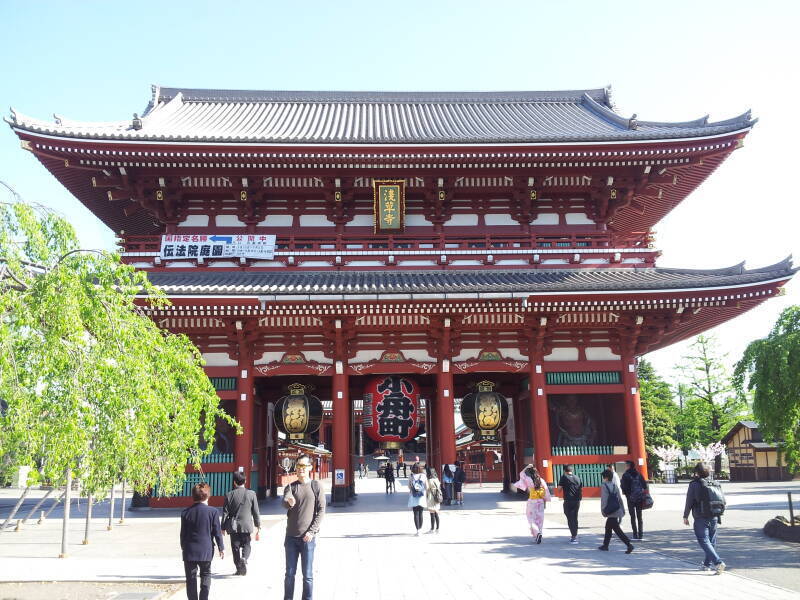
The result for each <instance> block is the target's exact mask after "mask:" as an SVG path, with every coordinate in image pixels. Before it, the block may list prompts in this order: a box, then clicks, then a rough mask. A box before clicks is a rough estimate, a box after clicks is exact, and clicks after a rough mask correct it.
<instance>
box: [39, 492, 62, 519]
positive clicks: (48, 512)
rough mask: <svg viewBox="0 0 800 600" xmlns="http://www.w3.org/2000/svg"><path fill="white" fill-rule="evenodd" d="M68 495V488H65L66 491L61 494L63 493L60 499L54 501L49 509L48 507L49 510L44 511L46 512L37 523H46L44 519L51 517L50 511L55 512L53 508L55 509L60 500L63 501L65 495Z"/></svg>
mask: <svg viewBox="0 0 800 600" xmlns="http://www.w3.org/2000/svg"><path fill="white" fill-rule="evenodd" d="M66 495H67V490H66V489H65V490H64V492H63V493H62V494H61V495H60V496H59V497H58V500H56V501H54V502H53V504H52V506H51V507H50V508H48V509H47V512H46V513H44V514H43V515H42V516H41V517H40V518H39V520H38V521H37V524H38V525H41V524H42V523H44V520H45V519H46V518H47V517H49V516H50V513H51V512H53V509H54V508H55V507H56V506H58V503H59V502H61V501H62V500H63V499H64V496H66Z"/></svg>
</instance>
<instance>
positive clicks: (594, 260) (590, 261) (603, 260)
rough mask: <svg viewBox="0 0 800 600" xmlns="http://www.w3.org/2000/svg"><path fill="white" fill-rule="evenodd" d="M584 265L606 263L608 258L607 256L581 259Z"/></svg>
mask: <svg viewBox="0 0 800 600" xmlns="http://www.w3.org/2000/svg"><path fill="white" fill-rule="evenodd" d="M581 262H582V263H583V264H585V265H607V264H608V259H607V258H587V259H585V260H583V261H581Z"/></svg>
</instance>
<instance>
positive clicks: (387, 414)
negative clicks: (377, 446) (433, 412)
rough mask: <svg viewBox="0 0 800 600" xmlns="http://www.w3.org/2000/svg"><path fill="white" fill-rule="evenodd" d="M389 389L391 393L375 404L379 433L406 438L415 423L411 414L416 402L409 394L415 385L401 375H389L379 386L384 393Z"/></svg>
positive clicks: (379, 390) (380, 391) (379, 389)
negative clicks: (412, 385) (411, 384)
mask: <svg viewBox="0 0 800 600" xmlns="http://www.w3.org/2000/svg"><path fill="white" fill-rule="evenodd" d="M387 391H388V392H389V393H388V394H386V395H385V396H384V397H383V399H382V400H381V401H380V402H379V403H378V404H377V405H376V406H375V409H376V411H377V413H378V433H379V434H380V435H396V436H398V437H400V438H404V437H406V436H408V432H409V430H410V429H411V427H412V426H413V425H414V419H413V417H412V416H411V414H412V413H413V412H414V404H413V403H412V402H411V398H410V396H409V395H410V394H411V393H412V392H413V387H411V386H410V384H409V383H408V382H407V381H405V380H403V379H401V378H399V377H387V378H386V379H384V380H383V383H381V384H380V385H379V386H378V392H379V393H381V394H382V393H384V392H387Z"/></svg>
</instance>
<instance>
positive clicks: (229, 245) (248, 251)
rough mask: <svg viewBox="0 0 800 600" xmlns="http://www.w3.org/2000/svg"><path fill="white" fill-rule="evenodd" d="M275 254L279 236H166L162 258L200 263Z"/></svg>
mask: <svg viewBox="0 0 800 600" xmlns="http://www.w3.org/2000/svg"><path fill="white" fill-rule="evenodd" d="M274 255H275V236H274V235H264V234H252V235H214V234H212V235H194V234H193V235H179V234H172V235H162V236H161V254H160V256H161V258H162V259H166V260H197V259H200V258H202V259H205V260H208V259H212V258H265V259H271V258H273V257H274Z"/></svg>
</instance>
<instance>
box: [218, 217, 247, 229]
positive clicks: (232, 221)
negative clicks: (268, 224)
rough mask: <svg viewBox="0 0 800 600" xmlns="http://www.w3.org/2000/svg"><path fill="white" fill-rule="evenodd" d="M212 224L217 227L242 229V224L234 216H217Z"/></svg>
mask: <svg viewBox="0 0 800 600" xmlns="http://www.w3.org/2000/svg"><path fill="white" fill-rule="evenodd" d="M214 223H215V225H216V226H217V227H244V223H243V222H242V221H240V220H239V217H237V216H236V215H217V216H216V217H215V218H214Z"/></svg>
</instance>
